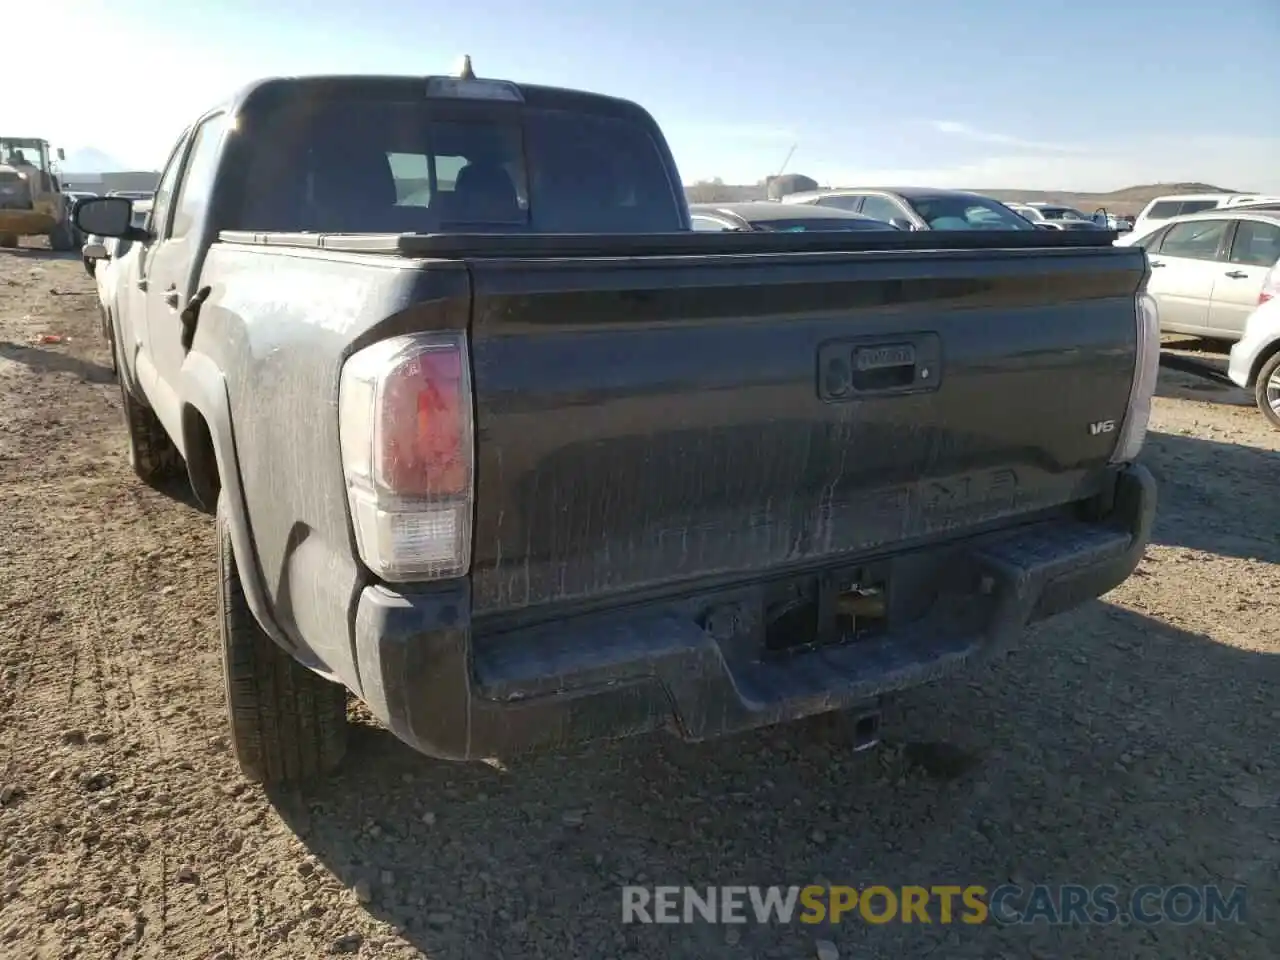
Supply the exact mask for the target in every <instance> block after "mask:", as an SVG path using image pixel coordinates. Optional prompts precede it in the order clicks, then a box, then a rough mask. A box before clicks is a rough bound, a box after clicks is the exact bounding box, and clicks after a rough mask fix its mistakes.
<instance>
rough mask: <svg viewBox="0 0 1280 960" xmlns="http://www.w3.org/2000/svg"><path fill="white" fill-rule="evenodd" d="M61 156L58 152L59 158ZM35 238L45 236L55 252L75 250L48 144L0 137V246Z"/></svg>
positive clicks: (72, 228) (68, 214)
mask: <svg viewBox="0 0 1280 960" xmlns="http://www.w3.org/2000/svg"><path fill="white" fill-rule="evenodd" d="M64 157H65V154H64V153H63V151H62V150H61V149H59V150H58V159H59V160H61V159H63V158H64ZM35 236H42V237H48V238H49V246H50V247H51V248H52V249H54V250H58V251H67V250H74V249H75V248H76V246H77V243H76V241H77V239H78V238H77V236H76V228H75V225H74V224H73V223H72V222H71V203H70V201H69V200H68V199H67V198H66V197H65V196H64V195H63V193H62V187H61V184H59V183H58V177H57V174H56V173H55V172H54V162H53V161H52V160H51V158H50V156H49V144H48V141H45V140H38V139H35V138H31V137H0V247H16V246H17V245H18V238H19V237H35Z"/></svg>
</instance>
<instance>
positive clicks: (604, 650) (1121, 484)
mask: <svg viewBox="0 0 1280 960" xmlns="http://www.w3.org/2000/svg"><path fill="white" fill-rule="evenodd" d="M1155 504H1156V489H1155V481H1154V480H1153V479H1152V476H1151V474H1150V473H1149V472H1148V471H1147V470H1146V468H1145V467H1142V466H1138V465H1131V466H1128V467H1125V468H1123V469H1122V470H1121V471H1120V472H1119V473H1118V474H1117V475H1116V482H1115V487H1114V496H1113V497H1111V498H1110V502H1109V503H1108V504H1107V506H1106V509H1105V510H1104V511H1103V514H1104V515H1103V516H1101V517H1100V518H1099V519H1097V520H1096V521H1092V522H1085V521H1081V520H1074V519H1072V520H1067V519H1062V520H1051V521H1045V522H1040V523H1035V524H1031V525H1028V526H1025V527H1020V528H1017V529H1016V530H1012V531H1003V532H1000V533H995V534H990V535H986V536H982V537H979V538H975V539H972V540H969V541H964V542H961V543H958V544H950V545H946V546H933V547H928V548H923V549H920V550H916V551H908V552H904V553H902V554H900V555H898V556H895V557H892V558H890V559H889V560H888V561H887V562H888V563H890V564H892V565H893V567H894V570H893V573H892V579H891V583H892V584H894V585H895V586H894V587H893V589H894V590H898V589H899V586H898V585H901V588H902V591H903V592H904V593H905V594H908V595H911V596H912V597H914V598H918V599H921V600H922V601H924V600H927V601H929V602H921V603H918V604H916V603H913V606H915V607H917V608H918V609H916V610H913V611H910V615H911V616H912V617H913V619H910V620H909V621H908V622H905V623H904V624H903V625H901V626H898V627H896V628H895V629H894V630H892V631H891V632H889V633H887V634H885V635H882V636H879V637H876V638H874V639H870V640H862V641H858V642H856V643H851V644H845V645H840V646H834V647H827V648H823V649H818V650H814V651H811V652H807V653H802V654H796V655H792V656H790V657H786V658H779V659H770V660H761V659H760V657H759V656H758V655H755V651H756V650H757V649H758V645H756V644H754V643H751V644H746V645H744V644H743V643H742V642H740V641H742V640H744V639H750V637H749V636H748V635H749V634H750V633H751V629H752V628H751V627H750V622H751V617H750V615H749V611H750V610H751V608H752V603H753V600H758V596H759V588H758V587H749V588H743V589H737V590H722V591H717V592H714V593H707V594H703V595H700V596H696V597H682V598H680V599H677V600H670V601H659V602H654V603H651V604H648V605H642V606H638V607H633V608H630V609H628V610H626V611H616V610H615V611H611V612H608V613H603V614H590V615H583V616H580V617H574V618H571V619H566V620H562V621H559V622H556V623H553V624H545V625H540V626H536V627H531V628H527V629H521V630H517V631H513V632H510V633H507V634H504V635H500V636H483V637H473V635H472V631H471V629H470V625H469V622H468V611H469V609H470V600H469V596H468V593H467V587H466V584H465V582H463V583H461V584H458V585H451V586H450V587H449V588H445V589H436V590H431V591H421V592H415V593H412V594H410V593H396V592H393V591H391V590H389V589H387V588H386V587H383V586H374V587H368V588H366V589H365V590H364V592H363V593H362V595H361V597H360V600H359V606H358V610H357V615H356V623H355V640H356V652H357V656H358V659H359V667H360V677H361V695H362V697H363V699H364V700H365V701H366V703H367V704H368V705H369V707H370V709H371V710H372V711H373V712H374V714H375V715H376V716H377V717H378V718H379V719H380V720H381V721H382V722H383V723H385V724H386V725H387V726H388V727H390V729H391V730H392V732H394V733H395V734H396V736H398V737H399V738H400V739H402V740H404V741H405V742H406V743H408V744H409V745H410V746H413V747H414V748H416V749H418V750H420V751H421V752H423V753H426V754H430V755H432V756H437V757H443V758H448V759H456V760H466V759H477V758H483V757H491V756H501V755H504V754H509V753H512V752H518V751H522V750H526V749H531V748H536V747H543V746H555V745H563V744H566V743H571V742H575V741H583V740H592V739H600V738H611V737H620V736H628V735H632V734H638V733H644V732H648V731H652V730H656V729H660V728H664V727H665V728H671V729H673V730H674V731H675V732H676V733H678V734H679V735H680V736H682V737H684V738H685V739H689V740H701V739H708V738H712V737H716V736H721V735H724V734H729V733H733V732H736V731H742V730H747V729H751V728H753V727H759V726H764V725H768V724H773V723H778V722H781V721H786V720H794V719H798V718H800V717H804V716H808V715H812V714H816V713H822V712H826V711H830V710H836V709H842V708H845V707H849V706H854V705H857V704H860V703H864V702H866V701H868V700H870V699H873V698H875V697H877V696H880V695H883V694H885V693H889V692H892V691H895V690H901V689H905V688H908V687H913V686H917V685H919V684H922V683H925V682H928V681H930V680H933V679H936V678H937V677H939V676H942V675H944V674H946V673H949V672H951V671H952V670H954V669H956V668H957V667H960V666H961V665H963V664H964V663H965V661H967V660H969V659H970V658H971V657H974V656H976V655H978V654H980V653H985V652H989V651H991V650H993V649H995V648H998V647H1000V646H1002V645H1005V644H1007V643H1008V642H1009V641H1011V640H1013V639H1015V638H1016V637H1017V636H1018V635H1019V633H1020V632H1021V631H1022V629H1023V628H1024V627H1025V626H1026V625H1027V624H1028V623H1029V622H1031V621H1034V620H1038V619H1042V618H1044V617H1047V616H1051V615H1053V614H1055V613H1059V612H1062V611H1065V610H1068V609H1071V608H1072V607H1075V606H1077V605H1079V604H1081V603H1083V602H1085V601H1087V600H1089V599H1092V598H1094V597H1097V596H1100V595H1101V594H1103V593H1106V592H1107V591H1108V590H1110V589H1111V588H1113V587H1115V586H1116V585H1118V584H1119V583H1121V582H1122V581H1123V580H1125V579H1126V578H1127V577H1128V576H1129V574H1130V573H1131V572H1132V571H1133V569H1134V567H1136V566H1137V564H1138V562H1139V561H1140V560H1141V558H1142V554H1143V551H1144V549H1145V547H1146V544H1147V541H1148V539H1149V536H1150V532H1151V524H1152V521H1153V519H1154V516H1155ZM710 607H717V608H720V609H731V608H732V609H740V610H742V611H744V612H745V614H744V616H743V617H742V618H741V620H737V619H735V620H734V623H735V624H739V625H741V624H745V626H741V629H740V633H739V635H736V636H735V635H729V636H725V635H723V631H722V635H721V636H719V637H713V636H712V635H711V633H709V632H708V631H707V630H705V629H703V628H702V627H701V626H700V625H699V615H700V614H701V613H703V612H705V611H706V610H707V609H708V608H710Z"/></svg>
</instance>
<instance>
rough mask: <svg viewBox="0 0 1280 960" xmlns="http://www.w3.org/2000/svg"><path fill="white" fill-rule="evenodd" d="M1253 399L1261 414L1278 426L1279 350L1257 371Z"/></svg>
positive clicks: (1279, 397)
mask: <svg viewBox="0 0 1280 960" xmlns="http://www.w3.org/2000/svg"><path fill="white" fill-rule="evenodd" d="M1253 399H1254V401H1255V402H1256V403H1257V404H1258V409H1259V410H1261V411H1262V415H1263V416H1264V417H1266V418H1267V419H1268V420H1270V421H1271V425H1272V426H1273V427H1280V351H1277V352H1276V353H1273V354H1272V355H1271V358H1270V359H1269V360H1268V361H1267V362H1266V363H1264V364H1263V365H1262V369H1261V370H1259V371H1258V382H1257V383H1256V384H1254V387H1253Z"/></svg>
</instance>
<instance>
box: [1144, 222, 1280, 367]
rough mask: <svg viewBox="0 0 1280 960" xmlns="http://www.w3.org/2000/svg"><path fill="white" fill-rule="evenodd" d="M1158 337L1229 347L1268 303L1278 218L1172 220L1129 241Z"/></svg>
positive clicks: (1279, 246)
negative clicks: (1140, 259)
mask: <svg viewBox="0 0 1280 960" xmlns="http://www.w3.org/2000/svg"><path fill="white" fill-rule="evenodd" d="M1135 245H1136V246H1140V247H1143V248H1144V249H1145V250H1146V251H1147V260H1148V262H1149V263H1150V265H1151V277H1150V279H1149V280H1148V281H1147V292H1148V293H1149V294H1151V296H1153V297H1154V298H1155V300H1156V303H1157V304H1158V305H1159V307H1160V329H1161V332H1163V333H1184V334H1189V335H1191V336H1195V337H1207V338H1209V339H1214V340H1225V341H1228V342H1233V341H1236V340H1239V339H1241V337H1243V336H1244V331H1245V321H1246V320H1247V319H1248V317H1249V315H1250V314H1251V313H1253V311H1254V310H1255V309H1256V308H1257V307H1258V305H1259V303H1261V302H1263V301H1264V300H1266V298H1267V284H1268V282H1271V281H1273V280H1274V278H1275V266H1276V263H1277V262H1278V261H1280V211H1276V210H1250V209H1248V208H1247V207H1241V208H1237V209H1230V210H1228V209H1221V210H1211V211H1208V212H1205V213H1195V214H1191V215H1190V216H1185V217H1176V218H1174V219H1173V220H1170V221H1169V222H1167V223H1165V224H1162V225H1161V226H1160V227H1159V228H1157V229H1156V230H1153V231H1151V232H1150V233H1148V234H1147V235H1146V236H1144V237H1140V238H1139V239H1138V240H1137V241H1135Z"/></svg>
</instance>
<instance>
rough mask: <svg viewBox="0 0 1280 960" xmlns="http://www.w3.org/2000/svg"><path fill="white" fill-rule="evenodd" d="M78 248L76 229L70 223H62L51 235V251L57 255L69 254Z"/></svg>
mask: <svg viewBox="0 0 1280 960" xmlns="http://www.w3.org/2000/svg"><path fill="white" fill-rule="evenodd" d="M75 248H76V232H75V228H74V227H72V226H71V224H69V223H60V224H58V225H57V226H56V227H54V228H53V232H52V233H50V234H49V249H50V250H53V251H54V252H55V253H67V252H68V251H70V250H74V249H75Z"/></svg>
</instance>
